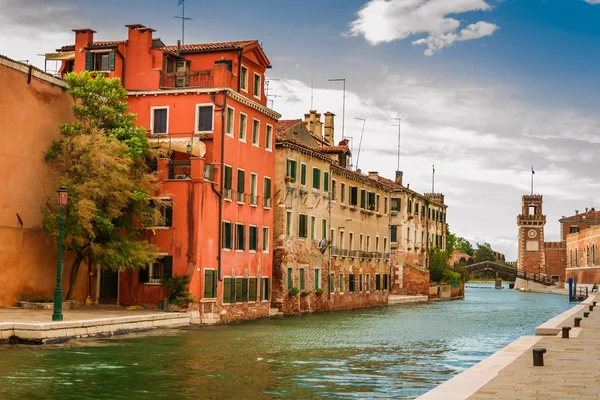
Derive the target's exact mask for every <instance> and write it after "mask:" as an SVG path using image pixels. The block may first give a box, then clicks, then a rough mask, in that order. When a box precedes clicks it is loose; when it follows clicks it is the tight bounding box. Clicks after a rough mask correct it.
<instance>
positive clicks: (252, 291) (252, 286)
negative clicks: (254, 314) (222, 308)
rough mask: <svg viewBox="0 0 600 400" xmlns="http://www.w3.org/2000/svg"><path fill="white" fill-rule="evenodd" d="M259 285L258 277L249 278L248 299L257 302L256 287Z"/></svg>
mask: <svg viewBox="0 0 600 400" xmlns="http://www.w3.org/2000/svg"><path fill="white" fill-rule="evenodd" d="M257 286H258V281H257V279H256V278H249V279H248V301H254V302H256V295H257V293H256V289H257Z"/></svg>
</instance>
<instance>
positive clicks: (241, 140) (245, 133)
mask: <svg viewBox="0 0 600 400" xmlns="http://www.w3.org/2000/svg"><path fill="white" fill-rule="evenodd" d="M242 115H243V116H244V117H246V126H245V129H244V131H245V132H243V133H244V136H243V137H240V134H241V133H242ZM247 137H248V114H246V113H243V112H241V111H240V131H239V133H238V140H239V141H240V142H244V143H246V138H247Z"/></svg>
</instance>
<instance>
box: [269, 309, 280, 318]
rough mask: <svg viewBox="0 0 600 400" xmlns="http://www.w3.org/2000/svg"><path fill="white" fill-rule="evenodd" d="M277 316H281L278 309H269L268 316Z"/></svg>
mask: <svg viewBox="0 0 600 400" xmlns="http://www.w3.org/2000/svg"><path fill="white" fill-rule="evenodd" d="M279 314H282V313H281V312H280V311H279V308H271V309H269V316H271V317H272V316H275V315H279Z"/></svg>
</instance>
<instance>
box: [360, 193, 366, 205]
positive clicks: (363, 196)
mask: <svg viewBox="0 0 600 400" xmlns="http://www.w3.org/2000/svg"><path fill="white" fill-rule="evenodd" d="M360 208H367V192H366V191H365V189H360Z"/></svg>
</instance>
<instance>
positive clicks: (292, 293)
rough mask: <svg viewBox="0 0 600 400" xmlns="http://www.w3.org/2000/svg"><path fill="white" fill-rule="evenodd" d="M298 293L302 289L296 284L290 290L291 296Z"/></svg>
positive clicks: (295, 295)
mask: <svg viewBox="0 0 600 400" xmlns="http://www.w3.org/2000/svg"><path fill="white" fill-rule="evenodd" d="M298 293H300V289H299V288H297V287H296V286H294V287H293V288H291V289H290V291H289V292H288V294H289V296H290V297H298Z"/></svg>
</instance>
